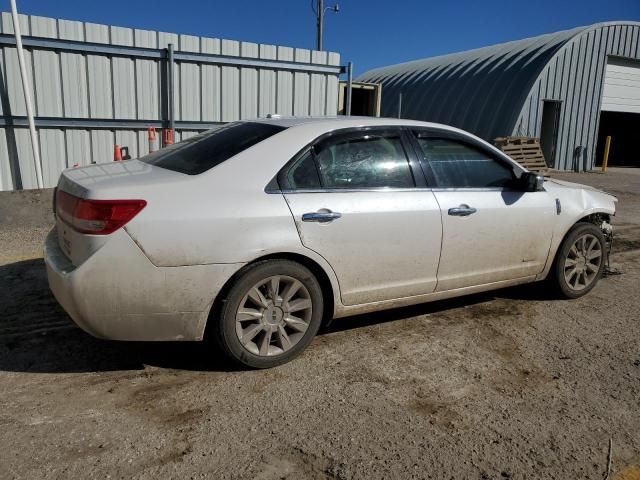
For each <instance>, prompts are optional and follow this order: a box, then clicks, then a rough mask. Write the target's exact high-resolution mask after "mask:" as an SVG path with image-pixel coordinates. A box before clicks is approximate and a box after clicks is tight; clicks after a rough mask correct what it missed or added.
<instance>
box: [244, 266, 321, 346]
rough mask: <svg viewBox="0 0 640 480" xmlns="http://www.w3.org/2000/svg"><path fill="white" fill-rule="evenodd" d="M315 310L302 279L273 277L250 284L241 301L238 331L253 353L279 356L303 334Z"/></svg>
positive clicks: (245, 344)
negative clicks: (251, 285)
mask: <svg viewBox="0 0 640 480" xmlns="http://www.w3.org/2000/svg"><path fill="white" fill-rule="evenodd" d="M312 312H313V308H312V302H311V295H310V294H309V291H308V290H307V288H306V287H305V286H304V285H303V284H302V282H300V281H299V280H296V279H295V278H293V277H289V276H286V275H276V276H271V277H268V278H265V279H264V280H261V281H259V282H258V283H256V284H255V285H254V286H253V287H251V288H250V289H249V291H248V292H247V293H246V294H245V296H244V298H243V299H242V301H241V302H240V306H239V307H238V310H237V312H236V334H237V335H238V339H239V340H240V343H241V344H242V345H243V346H244V348H246V349H247V350H248V351H249V352H251V353H253V354H254V355H259V356H273V355H279V354H281V353H284V352H286V351H287V350H289V349H291V348H292V347H293V346H295V345H296V344H297V343H298V342H299V341H300V340H301V339H302V337H304V334H305V332H306V331H307V329H308V328H309V323H310V321H311V317H312Z"/></svg>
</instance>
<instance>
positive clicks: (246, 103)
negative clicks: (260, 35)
mask: <svg viewBox="0 0 640 480" xmlns="http://www.w3.org/2000/svg"><path fill="white" fill-rule="evenodd" d="M240 56H242V57H245V58H258V56H259V49H258V44H257V43H250V42H240ZM240 99H241V100H240V118H242V119H245V118H256V117H257V116H258V69H257V68H241V69H240Z"/></svg>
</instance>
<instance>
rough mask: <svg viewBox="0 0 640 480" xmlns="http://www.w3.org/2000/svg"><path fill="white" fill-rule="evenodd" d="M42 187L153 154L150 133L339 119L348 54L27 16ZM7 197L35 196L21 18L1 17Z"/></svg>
mask: <svg viewBox="0 0 640 480" xmlns="http://www.w3.org/2000/svg"><path fill="white" fill-rule="evenodd" d="M20 22H21V23H20V27H21V31H22V35H23V44H24V47H25V57H26V62H27V67H28V75H29V77H30V83H31V86H32V89H33V91H34V92H33V93H34V95H33V97H34V100H33V101H34V104H35V105H34V109H35V113H34V114H35V116H36V122H35V123H36V127H37V129H38V137H39V142H40V150H41V157H42V169H43V177H44V184H45V186H46V187H51V186H54V185H55V183H56V182H57V179H58V176H59V174H60V172H61V170H62V169H64V168H67V167H71V166H73V165H75V164H78V165H87V164H89V163H91V162H105V161H111V160H112V159H113V147H114V144H116V143H117V144H120V145H126V146H128V147H129V149H130V153H131V155H132V156H133V157H137V156H141V155H144V154H146V153H147V152H148V142H147V131H146V130H147V127H150V126H153V127H156V128H165V127H169V126H174V127H175V129H176V139H175V140H176V141H179V140H180V139H181V138H187V137H188V136H191V135H194V134H195V133H197V132H198V131H200V130H204V129H207V128H211V127H212V126H215V125H218V124H221V123H225V122H230V121H235V120H238V119H245V118H252V117H262V116H265V115H267V114H268V113H279V114H283V115H335V114H336V112H337V95H338V77H339V75H340V72H341V70H342V69H341V67H340V65H339V64H340V57H339V55H338V54H336V53H332V52H324V51H323V52H320V51H312V50H307V49H303V48H291V47H283V46H275V45H263V44H256V43H250V42H239V41H234V40H221V39H217V38H204V37H195V36H191V35H178V34H175V33H165V32H155V31H148V30H138V29H131V28H123V27H115V26H107V25H97V24H92V23H84V22H76V21H69V20H59V19H54V18H44V17H36V16H26V15H20ZM0 70H1V72H0V100H1V101H0V115H1V116H0V190H12V189H20V188H35V187H36V181H35V167H34V161H33V152H32V149H31V144H30V140H29V138H30V137H29V130H28V128H27V120H26V107H25V103H24V94H23V89H22V81H21V77H20V70H19V66H18V58H17V52H16V49H15V39H14V37H13V22H12V20H11V15H10V14H8V13H2V16H1V18H0Z"/></svg>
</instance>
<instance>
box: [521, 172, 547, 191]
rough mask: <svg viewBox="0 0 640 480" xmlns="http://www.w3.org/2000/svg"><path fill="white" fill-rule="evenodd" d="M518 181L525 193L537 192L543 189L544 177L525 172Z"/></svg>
mask: <svg viewBox="0 0 640 480" xmlns="http://www.w3.org/2000/svg"><path fill="white" fill-rule="evenodd" d="M520 180H521V181H522V183H523V186H524V191H525V192H539V191H540V190H542V189H543V185H544V177H543V176H542V175H538V174H537V173H534V172H525V173H523V174H522V177H521V178H520Z"/></svg>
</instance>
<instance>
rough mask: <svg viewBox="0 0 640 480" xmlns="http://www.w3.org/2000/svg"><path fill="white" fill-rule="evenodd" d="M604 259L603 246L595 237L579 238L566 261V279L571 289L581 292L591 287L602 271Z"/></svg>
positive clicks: (590, 235) (587, 234)
mask: <svg viewBox="0 0 640 480" xmlns="http://www.w3.org/2000/svg"><path fill="white" fill-rule="evenodd" d="M602 257H603V255H602V245H601V244H600V241H599V240H598V239H597V238H596V237H595V236H594V235H592V234H590V233H586V234H584V235H581V236H580V237H578V238H577V239H576V241H575V242H573V245H571V248H570V249H569V252H568V253H567V257H566V258H565V260H564V279H565V281H566V282H567V285H568V286H569V288H571V289H572V290H575V291H580V290H584V289H585V288H587V287H588V286H589V285H591V284H592V283H593V281H594V280H595V279H596V277H597V276H598V272H599V271H600V265H601V264H602Z"/></svg>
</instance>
